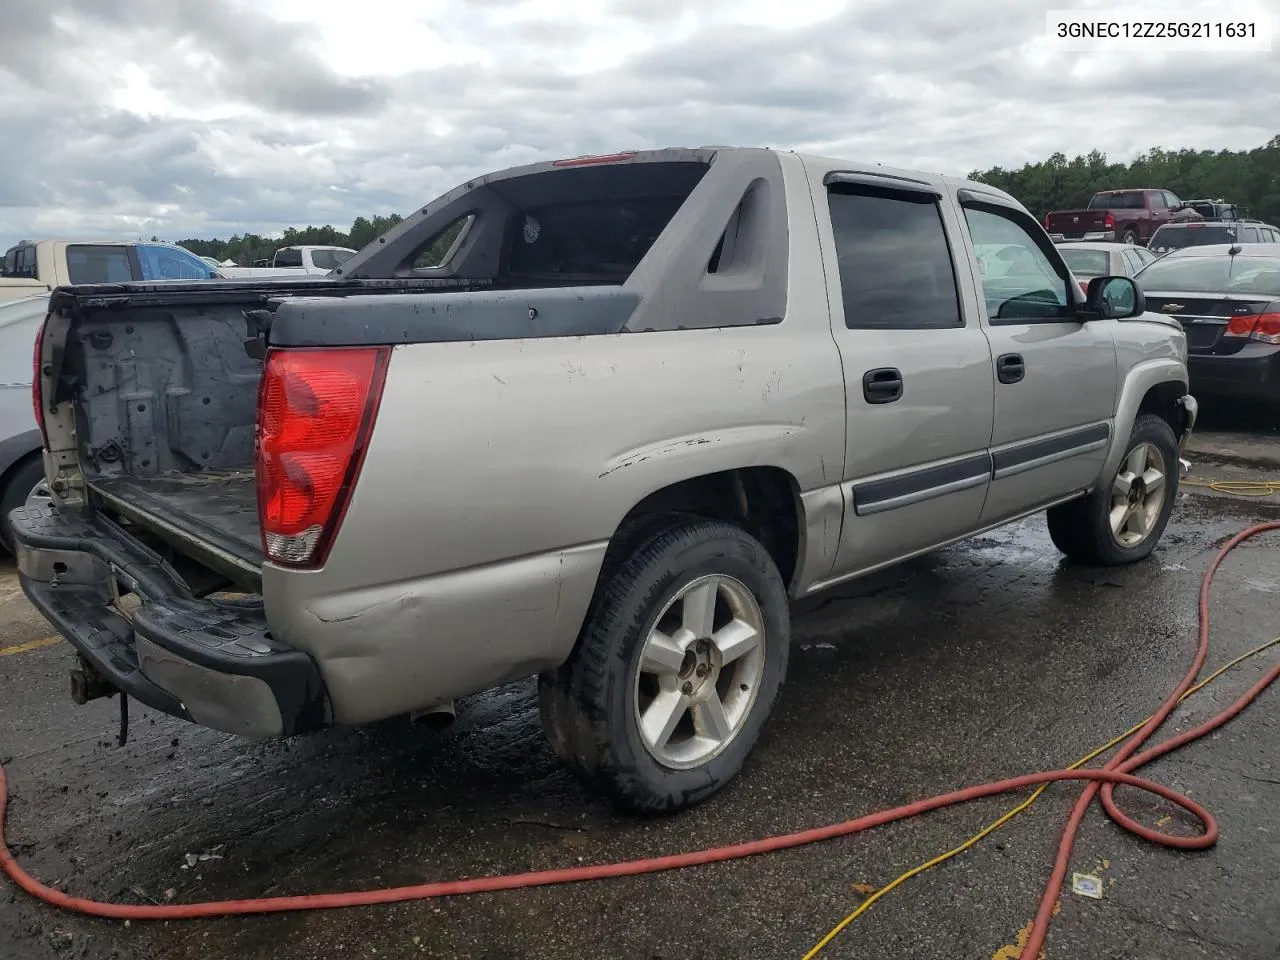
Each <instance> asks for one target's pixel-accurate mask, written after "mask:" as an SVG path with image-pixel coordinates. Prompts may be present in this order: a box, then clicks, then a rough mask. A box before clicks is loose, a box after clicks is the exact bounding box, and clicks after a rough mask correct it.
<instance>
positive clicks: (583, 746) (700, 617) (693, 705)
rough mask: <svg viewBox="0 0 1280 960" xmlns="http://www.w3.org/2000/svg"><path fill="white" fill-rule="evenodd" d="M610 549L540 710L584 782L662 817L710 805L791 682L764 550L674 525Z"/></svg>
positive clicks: (781, 587)
mask: <svg viewBox="0 0 1280 960" xmlns="http://www.w3.org/2000/svg"><path fill="white" fill-rule="evenodd" d="M619 542H620V543H621V544H623V546H622V548H621V551H620V552H621V553H622V555H621V556H618V555H617V554H616V553H615V556H614V557H612V558H608V559H606V568H605V571H604V573H603V574H602V577H601V583H600V586H599V587H598V588H597V595H596V598H595V599H594V600H593V601H592V605H591V609H590V610H589V611H588V614H587V619H586V622H585V623H584V625H583V628H582V632H581V634H580V635H579V639H578V643H577V646H576V647H575V649H574V652H573V654H572V655H571V656H570V658H569V660H568V661H567V662H566V663H564V664H563V665H562V666H561V667H559V668H558V669H557V670H555V671H553V672H551V673H546V674H543V675H542V676H541V677H540V678H539V682H538V694H539V708H540V712H541V715H542V723H543V728H544V729H545V731H546V733H547V737H548V739H549V741H550V742H551V745H552V747H553V749H554V750H555V752H556V753H557V754H558V755H559V756H560V758H561V759H562V760H563V761H564V762H565V763H567V764H568V765H569V766H570V767H571V768H572V769H573V770H574V771H575V772H576V773H577V774H578V775H579V776H580V777H581V778H582V779H584V780H585V781H586V782H588V783H589V784H591V785H592V786H593V787H595V788H597V789H600V790H603V791H604V792H606V793H608V794H609V795H611V796H612V797H613V798H614V799H615V801H616V802H617V803H618V804H619V805H620V806H622V807H623V808H626V809H629V810H631V811H633V812H638V813H664V812H669V811H674V810H678V809H681V808H684V807H688V806H691V805H693V804H695V803H698V802H699V801H701V800H705V799H706V798H707V797H709V796H711V795H712V794H713V793H715V792H716V791H717V790H719V789H720V788H721V787H723V786H724V785H725V784H727V783H728V782H729V781H730V780H732V779H733V777H734V776H735V775H736V774H737V772H738V771H739V769H741V767H742V764H743V761H744V760H745V758H746V756H747V754H748V753H749V752H750V751H751V748H752V747H753V746H754V744H755V741H756V739H757V737H758V736H759V733H760V729H761V727H762V726H763V725H764V722H765V720H766V719H767V718H768V716H769V714H770V713H771V712H772V710H773V706H774V703H775V702H776V700H777V697H778V693H779V690H780V688H781V684H782V680H783V677H784V675H785V673H786V668H787V659H788V653H789V645H790V639H791V638H790V630H791V624H790V617H789V610H788V601H787V591H786V586H785V584H784V583H783V581H782V578H781V576H780V575H779V573H778V569H777V567H776V565H775V564H774V562H773V559H772V558H771V557H770V556H769V553H768V551H766V550H765V548H764V547H763V546H762V545H761V544H760V543H759V541H757V540H756V539H755V538H753V537H752V536H750V535H749V534H747V533H746V532H745V531H743V530H741V529H740V528H738V527H735V526H732V525H731V524H726V523H721V522H717V521H711V520H703V519H698V518H689V517H677V518H670V519H669V520H666V521H663V522H659V523H652V522H650V523H647V524H646V526H645V527H644V528H643V529H642V530H641V531H640V532H639V533H638V534H637V533H636V532H635V531H632V532H631V533H629V534H625V535H624V539H623V540H621V541H619ZM712 588H714V589H712ZM709 593H710V594H711V596H713V598H714V599H713V600H708V599H707V597H708V594H709ZM686 605H688V606H689V607H690V610H691V611H692V612H689V613H686V612H685V606H686ZM708 609H710V611H711V612H710V613H707V612H706V611H707V610H708ZM689 624H694V625H695V626H696V625H697V624H703V625H704V627H709V628H710V629H709V630H708V629H689V626H688V625H689ZM752 624H755V625H756V626H757V627H758V630H757V632H758V634H759V647H758V649H757V648H756V647H754V646H752V645H751V644H752V641H751V639H750V636H749V630H748V627H750V626H751V625H752ZM655 630H658V633H656V634H655V633H654V631H655ZM698 633H709V634H710V636H709V637H708V636H695V634H698ZM667 640H670V641H671V642H670V643H668V642H667ZM722 648H723V649H722ZM742 651H746V652H742ZM642 660H643V662H644V667H643V668H642V666H641V663H642ZM673 691H676V692H678V694H679V699H682V700H683V701H684V702H685V703H686V704H687V706H686V707H685V708H684V710H683V712H681V710H680V707H679V705H678V703H677V700H676V699H675V698H674V697H673ZM713 693H714V695H715V698H716V700H717V701H718V702H719V704H720V708H719V709H716V708H715V707H713V706H712V705H711V699H712V694H713ZM659 698H663V699H661V700H660V699H659ZM655 705H657V706H658V707H659V708H660V709H658V710H657V711H655V712H654V713H653V714H650V713H649V708H652V707H654V706H655ZM670 705H674V706H671V708H670V711H669V712H668V707H669V706H670ZM674 713H679V714H680V716H679V717H678V723H676V724H675V726H674V727H673V729H672V730H671V731H670V736H669V738H668V739H666V740H665V741H663V745H661V746H656V745H655V744H657V742H658V741H661V740H662V735H663V733H666V732H667V728H668V727H671V726H672V724H671V722H669V717H670V714H674ZM642 717H644V718H646V719H645V720H644V721H642V719H641V718H642ZM655 717H657V718H658V720H655V719H654V718H655ZM659 720H660V721H662V722H658V721H659ZM642 723H643V724H644V726H643V729H644V730H647V731H649V734H650V736H649V737H648V739H646V735H645V734H644V733H642ZM717 738H718V739H717Z"/></svg>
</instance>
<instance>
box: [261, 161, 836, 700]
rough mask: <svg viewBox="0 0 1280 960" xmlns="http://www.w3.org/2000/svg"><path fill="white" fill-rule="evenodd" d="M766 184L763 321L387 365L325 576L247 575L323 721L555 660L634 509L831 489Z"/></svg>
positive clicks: (819, 306)
mask: <svg viewBox="0 0 1280 960" xmlns="http://www.w3.org/2000/svg"><path fill="white" fill-rule="evenodd" d="M784 166H785V167H786V169H787V171H788V172H787V177H788V183H789V185H788V188H787V198H788V203H787V224H788V227H789V236H788V238H787V241H788V243H789V244H790V247H791V251H792V252H791V256H790V258H789V260H788V295H787V302H786V312H785V315H784V318H783V320H782V322H781V323H776V324H762V325H754V326H738V327H725V328H705V329H686V330H667V331H655V332H635V333H622V334H616V335H605V336H585V337H559V338H550V339H518V340H484V341H467V342H457V343H433V344H412V345H404V346H398V347H396V348H395V349H394V351H393V354H392V359H391V363H390V367H389V369H388V375H387V382H386V386H385V389H384V392H383V396H382V399H381V405H380V409H379V413H378V418H377V422H376V426H375V428H374V431H373V434H372V437H371V440H370V443H369V447H368V452H367V456H366V459H365V462H364V465H363V468H362V471H361V474H360V479H359V481H358V483H357V485H356V487H355V490H354V492H353V495H352V498H351V502H350V505H349V508H348V510H347V514H346V517H345V519H344V521H343V524H342V528H341V531H340V533H339V534H338V536H337V538H336V540H335V542H334V546H333V549H332V552H331V554H330V556H329V558H328V560H327V561H326V563H325V566H324V567H323V569H321V570H317V571H311V572H299V571H286V570H281V569H280V568H278V567H274V566H273V565H271V564H267V565H265V566H264V569H263V593H264V596H265V598H266V603H267V611H268V618H269V620H270V622H271V628H272V631H273V633H275V634H276V635H278V636H280V637H281V638H283V639H286V640H287V641H288V642H291V643H294V644H295V645H297V646H299V647H300V648H302V649H305V650H308V651H310V652H311V653H313V655H315V656H316V658H317V660H318V662H319V663H320V664H321V670H322V672H323V673H324V677H325V682H326V684H327V686H328V688H329V690H330V695H331V698H332V702H333V708H334V716H335V718H336V719H337V720H338V721H339V722H365V721H368V720H372V719H377V718H379V717H385V716H389V715H392V714H394V713H398V712H404V711H405V710H409V709H416V708H419V707H423V706H426V705H429V704H430V703H433V702H438V701H439V700H441V699H447V698H452V697H456V696H461V695H464V694H467V693H471V692H474V691H477V690H481V689H484V688H486V687H490V686H493V685H495V684H497V683H500V682H502V681H503V680H506V679H512V678H515V677H519V676H526V675H528V674H530V673H534V672H537V671H538V670H541V669H546V668H549V667H552V666H555V665H556V664H558V663H560V662H562V661H563V659H564V658H565V657H567V656H568V654H569V652H570V651H571V649H572V647H573V643H574V641H575V639H576V637H577V634H578V631H579V629H580V627H581V624H582V622H583V618H584V616H585V613H586V610H587V606H588V604H589V602H590V599H591V596H592V593H593V592H594V590H595V585H596V580H597V578H598V575H599V572H600V568H601V563H602V561H603V558H604V552H605V549H606V547H607V545H608V541H609V539H610V538H611V537H612V536H613V534H614V532H615V531H616V529H617V527H618V525H619V523H620V522H621V521H622V520H623V518H624V517H625V515H626V514H627V513H628V512H629V511H630V510H631V508H632V507H634V506H635V505H636V504H637V503H639V502H640V501H641V500H643V499H644V498H645V497H646V496H647V495H649V494H650V493H653V492H655V491H657V490H660V489H662V488H664V487H667V486H669V485H671V484H673V483H676V482H679V481H681V480H684V479H688V478H692V477H697V476H702V475H705V474H709V473H715V472H718V471H722V470H728V469H732V468H738V467H751V466H769V467H776V468H780V469H782V470H785V471H787V472H788V473H790V474H791V476H792V477H793V478H794V480H795V481H796V485H797V487H798V488H799V491H800V492H801V493H805V492H810V491H815V492H816V494H815V495H817V496H818V497H819V499H821V491H822V490H823V489H827V488H829V489H838V484H839V481H840V478H841V476H842V473H843V468H844V459H843V458H844V443H845V397H844V381H843V374H842V372H841V367H840V360H839V355H838V353H837V351H836V347H835V343H834V341H833V340H832V337H831V331H830V313H829V309H828V305H827V299H826V289H825V284H824V281H823V276H822V262H821V258H820V256H819V254H818V247H817V244H818V240H817V232H816V228H815V225H814V221H813V216H814V214H813V206H812V202H811V200H810V198H809V195H808V187H807V184H806V183H805V182H804V179H803V170H802V168H801V167H800V165H799V163H798V162H796V163H795V164H792V163H790V162H789V161H786V160H784ZM796 178H798V179H796ZM792 179H796V183H797V184H798V191H799V192H797V193H795V194H793V192H792V185H791V180H792ZM828 519H829V518H828ZM838 527H839V516H838V513H837V514H836V516H835V524H834V529H832V530H831V531H830V534H831V536H830V539H829V540H826V539H824V538H823V537H822V536H820V535H818V536H815V537H811V538H809V539H810V540H823V541H824V542H823V543H820V544H816V545H815V546H812V548H811V547H810V545H807V544H806V542H805V535H804V533H803V530H804V523H803V521H802V522H801V529H802V542H801V545H800V551H801V557H802V558H804V557H805V556H806V553H808V555H809V559H810V560H813V558H814V557H815V556H816V557H817V561H816V564H817V565H821V563H823V562H825V563H827V564H828V565H829V564H830V562H831V560H832V559H833V556H834V544H835V542H836V535H837V534H838ZM803 563H804V560H803V559H802V564H803ZM820 572H821V571H820Z"/></svg>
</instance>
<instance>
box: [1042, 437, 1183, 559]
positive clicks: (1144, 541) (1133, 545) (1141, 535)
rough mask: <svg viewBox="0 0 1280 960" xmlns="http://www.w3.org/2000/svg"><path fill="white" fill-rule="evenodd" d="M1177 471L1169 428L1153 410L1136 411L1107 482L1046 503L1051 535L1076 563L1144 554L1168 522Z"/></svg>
mask: <svg viewBox="0 0 1280 960" xmlns="http://www.w3.org/2000/svg"><path fill="white" fill-rule="evenodd" d="M1178 476H1179V473H1178V442H1177V440H1176V439H1175V438H1174V435H1173V429H1172V428H1171V427H1170V426H1169V424H1168V423H1167V422H1165V421H1164V420H1163V419H1161V418H1160V417H1157V416H1155V415H1154V414H1150V413H1143V414H1139V415H1138V419H1137V420H1136V421H1134V424H1133V431H1132V432H1131V433H1130V434H1129V442H1128V443H1127V444H1126V445H1125V454H1124V458H1123V459H1122V460H1121V461H1120V466H1119V468H1118V469H1117V470H1116V471H1115V473H1114V474H1112V476H1111V477H1110V478H1109V479H1108V482H1107V483H1105V484H1103V485H1100V486H1099V487H1098V489H1096V490H1094V491H1093V493H1091V494H1089V496H1087V497H1085V498H1083V499H1081V500H1073V501H1071V502H1070V503H1064V504H1060V505H1059V506H1056V507H1051V508H1050V509H1049V511H1048V521H1049V537H1050V538H1051V539H1052V540H1053V544H1054V546H1056V547H1057V548H1058V549H1059V550H1061V551H1062V552H1063V553H1064V554H1066V555H1067V557H1068V558H1069V559H1070V560H1073V561H1075V562H1077V563H1084V564H1090V565H1094V566H1108V567H1109V566H1119V565H1121V564H1126V563H1135V562H1137V561H1139V560H1145V559H1146V558H1147V557H1149V556H1150V555H1151V552H1152V551H1153V550H1155V548H1156V544H1158V543H1159V542H1160V538H1161V536H1163V535H1164V530H1165V527H1166V526H1168V523H1169V515H1170V514H1171V513H1172V512H1173V504H1174V500H1175V499H1176V498H1177V494H1178Z"/></svg>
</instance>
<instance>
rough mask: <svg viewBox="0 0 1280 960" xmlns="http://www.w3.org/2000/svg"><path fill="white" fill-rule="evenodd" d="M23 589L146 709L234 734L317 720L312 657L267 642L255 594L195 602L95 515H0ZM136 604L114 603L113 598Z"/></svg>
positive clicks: (164, 568)
mask: <svg viewBox="0 0 1280 960" xmlns="http://www.w3.org/2000/svg"><path fill="white" fill-rule="evenodd" d="M10 522H11V524H12V527H13V532H14V539H15V541H16V545H17V553H18V576H19V580H20V581H21V584H22V589H23V592H24V593H26V595H27V597H28V598H29V599H30V600H31V602H32V604H33V605H34V606H35V607H36V608H37V609H38V610H39V611H40V612H41V613H42V614H43V615H44V616H45V617H46V618H47V619H48V620H49V622H50V623H52V624H53V626H54V627H55V628H56V629H57V630H58V631H59V632H60V633H61V634H62V635H63V636H64V637H66V639H67V640H68V641H69V642H70V643H71V644H72V646H74V647H75V648H76V650H77V651H79V653H80V655H81V657H82V658H83V659H84V660H85V661H87V662H88V663H89V664H90V665H91V666H92V667H93V668H94V670H96V671H97V672H98V673H100V674H101V675H102V676H103V677H104V678H105V679H106V680H107V681H108V682H109V683H110V684H111V685H112V686H113V687H115V688H116V689H117V690H120V691H122V692H123V693H125V694H127V695H128V696H130V697H133V698H134V699H136V700H138V701H140V702H142V703H145V704H146V705H147V706H150V707H153V708H155V709H157V710H161V711H163V712H165V713H168V714H172V715H173V716H176V717H181V718H183V719H184V720H192V721H194V722H196V723H198V724H201V725H202V726H206V727H211V728H212V729H215V730H222V731H225V732H227V733H235V734H240V735H243V736H258V737H263V736H267V737H271V736H287V735H290V734H294V733H302V732H305V731H307V730H312V729H316V728H318V727H323V726H326V725H327V724H328V722H329V708H328V703H327V697H326V694H325V688H324V684H323V681H322V680H321V676H320V671H319V670H318V668H317V666H316V664H315V661H314V660H313V659H312V658H311V657H310V656H308V655H307V654H306V653H304V652H302V651H300V650H297V649H295V648H293V647H290V646H287V645H285V644H283V643H281V642H280V641H278V640H276V639H274V638H273V637H272V635H271V633H270V631H269V630H268V629H267V622H266V616H265V614H264V612H263V608H262V603H261V601H260V600H259V599H257V598H255V599H251V600H241V599H225V600H216V599H201V598H198V597H195V596H193V595H192V593H191V591H190V590H189V589H188V588H187V586H186V584H185V583H184V582H183V580H182V578H181V577H180V576H179V575H178V574H177V572H176V571H175V570H174V569H173V568H172V567H171V566H170V565H169V564H168V563H166V562H165V561H164V560H163V558H161V557H160V556H159V555H158V554H156V553H154V552H153V551H152V550H150V549H149V548H148V547H147V546H145V545H144V544H142V543H140V542H139V541H137V540H136V539H134V538H133V537H132V536H130V535H129V534H128V533H127V532H126V531H125V530H123V529H122V528H121V527H119V526H118V525H116V524H114V523H112V522H111V521H110V520H108V519H106V518H105V517H103V516H101V515H95V514H92V513H87V512H86V513H81V512H79V511H74V510H65V511H64V510H58V509H57V508H55V507H51V506H48V505H33V506H27V507H20V508H18V509H17V510H14V511H13V513H12V514H11V515H10ZM130 593H132V594H135V595H136V596H137V598H138V600H139V601H140V603H139V604H138V605H137V606H136V607H135V608H134V609H133V610H132V611H125V610H124V608H123V606H122V605H121V604H120V603H119V602H118V601H119V598H120V596H121V595H127V594H130Z"/></svg>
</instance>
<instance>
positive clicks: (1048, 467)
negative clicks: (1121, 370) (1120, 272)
mask: <svg viewBox="0 0 1280 960" xmlns="http://www.w3.org/2000/svg"><path fill="white" fill-rule="evenodd" d="M958 199H959V200H960V202H961V209H962V210H963V214H964V220H965V223H966V225H967V227H968V232H969V238H970V242H971V244H972V248H973V252H974V255H975V258H976V262H977V264H978V268H979V271H980V273H981V277H980V279H981V285H982V290H983V299H984V301H985V304H984V311H985V313H986V324H987V326H986V332H987V339H988V340H989V341H990V344H991V355H992V357H993V359H994V368H995V369H994V372H995V424H994V427H993V429H992V435H991V455H992V461H993V463H992V466H993V474H992V480H991V490H990V492H989V494H988V495H987V501H986V506H985V508H984V509H983V512H982V524H983V525H984V526H986V525H987V524H990V523H995V522H998V521H1000V520H1004V519H1007V518H1010V517H1013V516H1016V515H1018V514H1021V513H1026V512H1028V511H1030V510H1033V509H1035V508H1037V507H1040V506H1043V505H1045V504H1047V503H1050V502H1052V501H1054V500H1060V499H1062V498H1063V497H1065V496H1068V495H1069V494H1072V493H1074V492H1078V491H1080V490H1082V489H1084V488H1086V487H1089V486H1091V485H1092V484H1093V483H1094V482H1095V481H1096V479H1097V477H1098V474H1099V473H1100V472H1101V471H1102V464H1103V460H1104V459H1105V458H1106V455H1107V447H1108V443H1109V440H1110V437H1111V429H1112V418H1113V416H1114V413H1115V404H1116V391H1117V383H1116V379H1117V376H1118V364H1117V361H1116V348H1115V338H1114V330H1115V325H1116V322H1117V321H1114V320H1099V321H1091V322H1089V323H1082V322H1081V321H1080V319H1079V318H1078V317H1077V316H1076V295H1075V293H1074V289H1078V288H1076V287H1075V283H1074V281H1073V280H1072V277H1071V273H1070V271H1069V270H1067V268H1066V265H1065V264H1064V263H1063V261H1062V257H1061V256H1060V255H1059V254H1058V252H1057V250H1056V248H1055V247H1054V246H1053V244H1052V243H1051V242H1050V241H1049V238H1048V237H1047V236H1045V234H1044V231H1043V230H1041V229H1040V228H1039V226H1038V225H1037V224H1036V223H1035V222H1034V221H1033V220H1032V219H1031V218H1030V217H1029V216H1028V215H1027V214H1026V213H1024V212H1022V211H1021V210H1018V209H1017V208H1015V207H1011V206H1006V205H1004V204H1002V203H999V202H997V201H995V200H991V199H988V198H987V196H986V195H983V199H982V200H980V201H978V200H972V199H969V198H966V196H965V195H963V194H961V195H960V196H959V198H958ZM1073 288H1074V289H1073Z"/></svg>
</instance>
